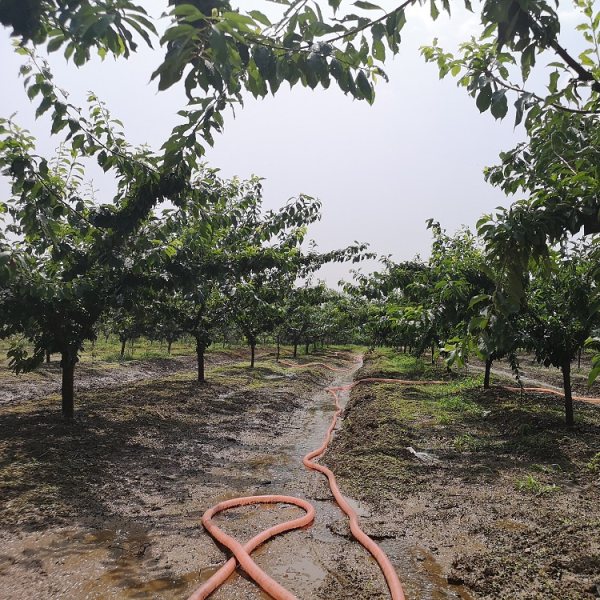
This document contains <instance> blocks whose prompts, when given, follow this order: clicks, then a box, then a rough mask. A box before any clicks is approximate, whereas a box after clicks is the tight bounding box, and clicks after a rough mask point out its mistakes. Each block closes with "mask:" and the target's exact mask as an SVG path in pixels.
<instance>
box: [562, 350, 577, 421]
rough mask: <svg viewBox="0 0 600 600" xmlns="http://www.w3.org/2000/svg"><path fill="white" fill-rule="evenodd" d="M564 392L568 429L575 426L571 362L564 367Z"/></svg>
mask: <svg viewBox="0 0 600 600" xmlns="http://www.w3.org/2000/svg"><path fill="white" fill-rule="evenodd" d="M562 374H563V390H564V392H565V421H566V423H567V426H568V427H573V425H575V418H574V416H573V395H572V393H571V361H569V360H565V361H564V363H563V366H562Z"/></svg>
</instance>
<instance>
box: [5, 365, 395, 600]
mask: <svg viewBox="0 0 600 600" xmlns="http://www.w3.org/2000/svg"><path fill="white" fill-rule="evenodd" d="M325 359H326V360H327V361H328V362H330V363H332V364H337V365H341V366H343V365H347V366H349V367H350V368H351V369H355V368H356V367H353V366H352V362H351V361H350V360H349V359H350V355H349V354H348V355H346V356H344V355H341V356H340V355H339V354H331V355H329V356H326V357H325ZM123 368H126V367H123ZM134 368H136V367H135V366H134ZM208 378H209V381H210V383H208V384H206V385H199V384H198V383H196V382H195V381H194V372H193V371H190V370H187V371H186V370H181V371H177V372H175V373H172V374H170V375H163V376H162V377H156V376H154V375H153V377H152V378H151V379H147V380H143V381H136V382H129V383H126V384H121V385H113V386H111V387H108V388H105V389H93V390H88V391H82V392H80V393H79V394H78V400H77V417H76V420H75V422H74V423H73V424H71V425H67V424H64V423H63V422H62V420H61V418H60V416H59V412H58V407H59V401H58V397H56V396H48V397H45V398H37V399H35V401H27V400H21V401H20V402H17V403H13V404H12V405H11V406H4V407H2V408H0V498H1V502H0V523H1V526H0V546H1V549H0V589H1V590H2V593H1V594H0V595H1V596H2V598H7V599H11V600H19V599H25V598H31V597H37V598H90V599H91V598H186V597H187V596H188V595H189V594H190V593H191V592H192V591H193V590H194V589H195V588H196V587H197V586H198V585H199V584H200V583H201V582H202V581H204V580H206V579H207V578H208V577H209V576H210V575H211V574H212V573H213V572H214V571H215V570H216V568H217V567H218V566H219V565H220V564H221V563H222V561H223V557H224V553H223V552H222V551H221V550H220V549H219V548H218V547H217V546H216V545H215V544H214V543H213V541H212V540H211V539H210V538H209V537H208V536H207V535H206V534H205V533H204V531H203V529H202V527H201V525H200V517H201V514H202V513H203V512H204V510H206V509H207V508H208V507H209V506H211V505H213V504H214V503H216V502H218V501H220V500H222V499H224V498H227V497H232V496H239V495H253V494H268V493H285V494H291V495H298V496H300V497H303V498H308V499H309V500H310V501H311V502H312V503H313V504H314V505H315V507H316V509H317V512H318V515H319V517H318V520H317V522H316V523H315V524H314V526H313V527H311V528H309V529H307V530H306V531H297V532H291V533H288V534H286V535H285V536H281V537H280V538H277V539H275V540H273V541H272V542H270V543H269V544H268V545H267V546H265V547H264V548H262V549H260V550H258V551H257V552H256V560H257V562H258V563H259V564H261V565H263V566H264V567H265V568H266V570H267V571H268V572H269V573H270V574H272V575H273V576H274V577H275V578H277V579H278V580H280V581H281V582H282V583H283V584H284V585H285V586H286V587H287V588H288V589H290V591H292V592H293V593H295V594H297V595H298V597H300V598H315V599H323V600H324V599H331V598H334V599H337V598H339V599H342V598H373V599H375V600H376V599H379V598H381V599H383V598H385V597H386V595H385V584H384V582H383V580H382V577H381V575H380V573H379V571H378V569H377V566H376V565H375V564H374V562H373V561H372V560H371V559H370V558H369V556H368V555H367V554H366V552H365V551H364V550H363V549H362V548H361V547H360V546H358V545H357V544H356V543H355V542H353V541H351V540H350V539H349V537H348V531H347V528H346V524H345V518H344V517H343V516H342V515H341V514H340V512H339V511H338V510H337V508H336V507H335V505H333V504H332V502H331V496H330V494H329V492H328V490H327V488H326V487H325V484H324V482H323V480H322V478H321V476H320V475H318V474H315V473H314V472H308V471H307V470H306V469H305V468H304V467H303V466H302V464H301V457H302V456H303V455H304V454H306V453H307V452H308V451H310V450H312V449H314V448H315V447H318V446H319V445H320V443H321V439H322V437H323V434H324V432H325V429H326V427H327V425H328V423H329V420H330V419H331V416H332V414H333V410H332V401H331V397H330V396H329V395H328V394H327V393H326V392H324V390H323V388H324V386H326V385H327V384H329V383H344V382H345V381H348V380H349V378H351V372H350V371H349V372H347V373H342V374H340V375H334V374H332V373H330V372H328V371H326V370H323V369H319V368H316V369H314V368H311V369H307V370H303V369H300V370H293V371H292V370H291V369H287V368H282V367H279V366H277V365H276V364H275V363H272V362H269V361H268V360H262V361H261V362H259V365H258V367H257V368H256V369H255V370H254V371H250V370H249V369H248V368H247V366H245V364H244V363H240V362H232V361H229V362H225V363H223V364H221V365H213V366H211V367H209V369H208ZM358 509H359V511H360V512H361V513H362V514H368V512H367V511H366V509H363V508H361V507H360V506H358ZM292 514H293V515H294V516H296V515H297V514H298V510H297V509H291V508H288V507H285V506H280V507H276V508H270V509H269V508H263V509H260V508H252V507H248V508H245V509H239V510H235V511H231V512H229V513H226V514H224V515H223V516H222V517H220V518H219V521H220V522H221V524H222V525H223V527H224V528H225V530H226V531H228V532H232V533H234V534H236V535H238V536H239V538H240V539H241V540H244V539H248V538H250V537H252V536H253V535H254V534H255V533H256V532H257V531H258V530H260V529H263V528H264V527H266V526H268V525H272V524H274V523H276V522H279V521H280V520H282V519H288V518H290V516H291V515H292ZM264 597H265V596H264V594H262V593H261V592H260V591H258V590H257V588H256V586H255V585H254V584H253V583H251V582H249V581H248V580H246V579H245V578H244V577H241V576H239V575H234V576H233V577H232V579H231V581H230V582H228V583H227V584H226V585H225V586H224V588H223V589H222V590H221V591H219V592H217V593H216V594H215V595H214V598H215V599H217V600H219V599H221V600H223V599H238V598H239V599H246V598H248V599H255V598H264Z"/></svg>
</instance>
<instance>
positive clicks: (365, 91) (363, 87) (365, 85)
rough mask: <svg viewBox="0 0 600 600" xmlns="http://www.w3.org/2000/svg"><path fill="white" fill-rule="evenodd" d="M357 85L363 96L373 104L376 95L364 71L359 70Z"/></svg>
mask: <svg viewBox="0 0 600 600" xmlns="http://www.w3.org/2000/svg"><path fill="white" fill-rule="evenodd" d="M356 87H357V88H358V91H359V92H360V93H361V95H362V97H363V98H364V99H365V100H367V102H369V104H371V103H372V102H373V97H374V94H373V88H372V87H371V84H370V82H369V80H368V79H367V76H366V75H365V72H364V71H359V73H358V75H357V76H356Z"/></svg>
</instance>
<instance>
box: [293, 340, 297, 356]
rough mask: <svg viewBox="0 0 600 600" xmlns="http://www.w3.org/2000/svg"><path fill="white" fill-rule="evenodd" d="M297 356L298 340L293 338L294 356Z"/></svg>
mask: <svg viewBox="0 0 600 600" xmlns="http://www.w3.org/2000/svg"><path fill="white" fill-rule="evenodd" d="M297 356H298V342H297V341H296V340H294V358H296V357H297Z"/></svg>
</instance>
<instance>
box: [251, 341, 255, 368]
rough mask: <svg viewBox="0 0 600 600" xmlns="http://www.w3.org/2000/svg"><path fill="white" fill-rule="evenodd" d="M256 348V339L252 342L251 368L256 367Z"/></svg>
mask: <svg viewBox="0 0 600 600" xmlns="http://www.w3.org/2000/svg"><path fill="white" fill-rule="evenodd" d="M255 350H256V341H252V342H250V368H251V369H254V352H255Z"/></svg>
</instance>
